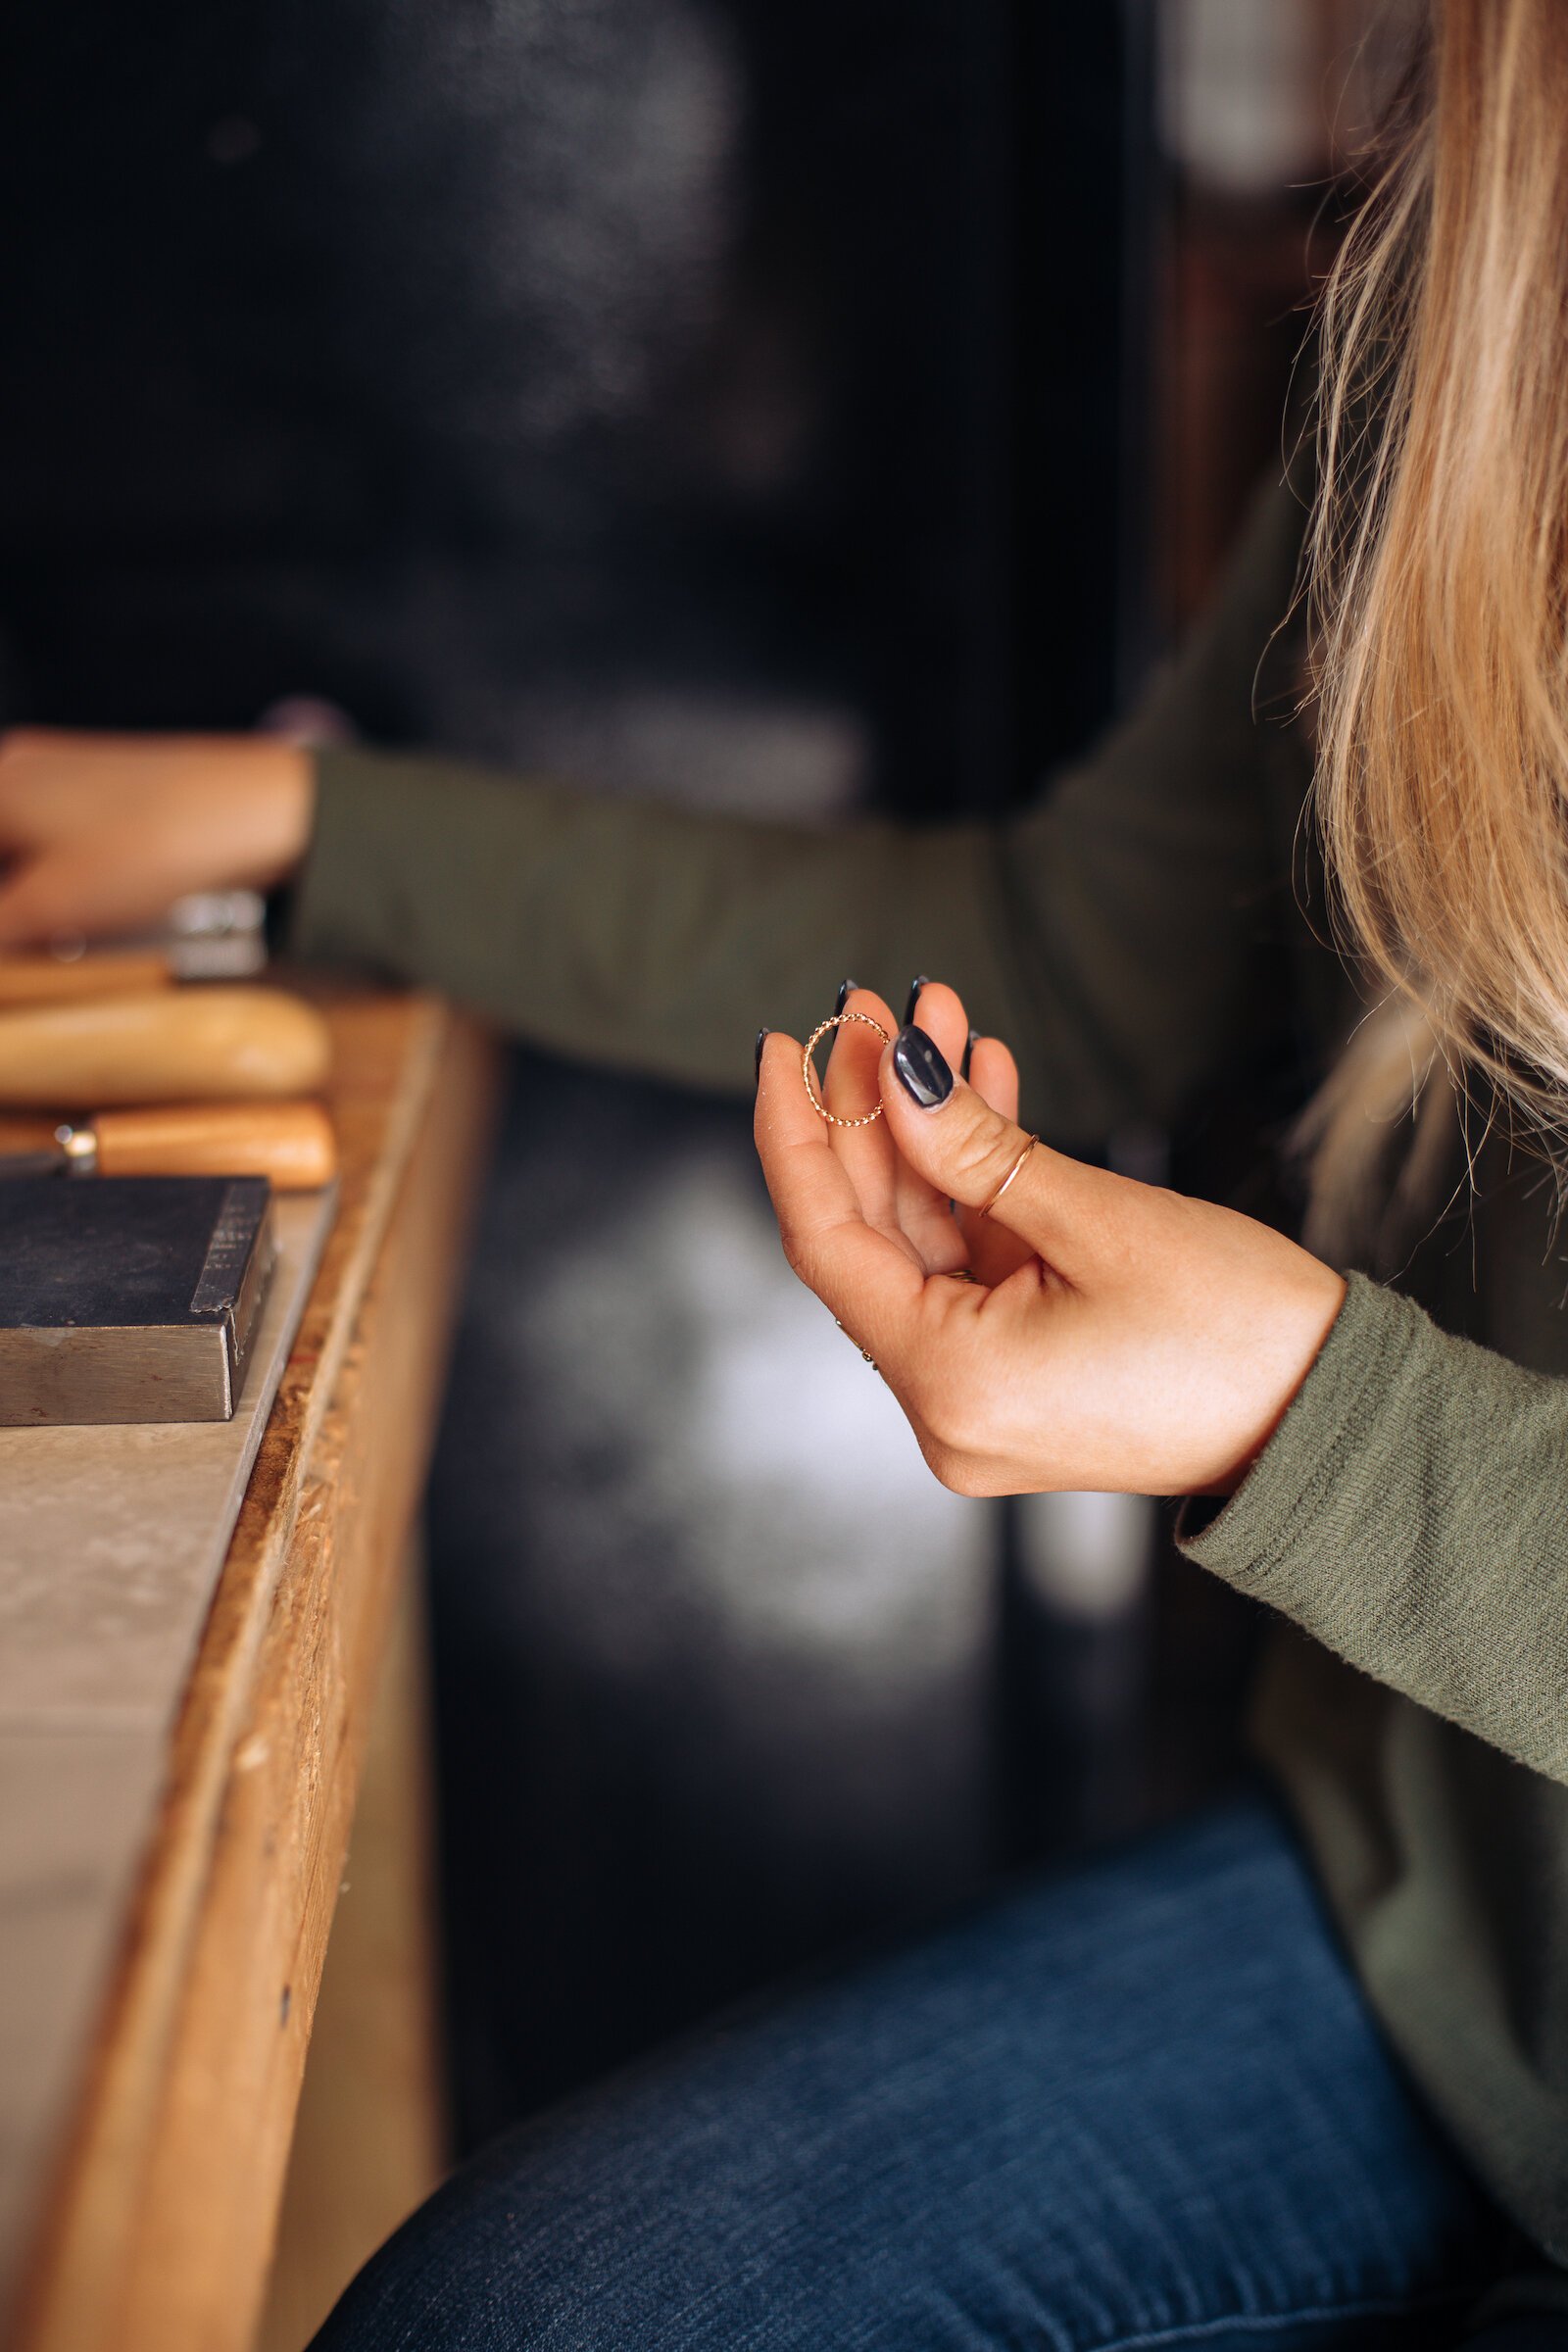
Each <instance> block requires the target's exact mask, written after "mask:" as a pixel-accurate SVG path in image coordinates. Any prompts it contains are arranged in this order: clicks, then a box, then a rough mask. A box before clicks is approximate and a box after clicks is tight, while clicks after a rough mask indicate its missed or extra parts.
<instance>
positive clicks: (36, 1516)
mask: <svg viewBox="0 0 1568 2352" xmlns="http://www.w3.org/2000/svg"><path fill="white" fill-rule="evenodd" d="M88 1181H89V1182H90V1181H92V1180H91V1179H89V1180H88ZM332 1214H333V1203H332V1201H330V1200H329V1199H328V1200H315V1201H311V1200H300V1201H284V1202H282V1203H281V1204H279V1206H278V1209H277V1236H278V1242H279V1250H280V1254H279V1260H278V1265H277V1270H276V1272H275V1274H274V1275H273V1278H272V1284H271V1289H270V1294H269V1297H268V1299H267V1301H266V1303H265V1306H264V1311H263V1317H262V1328H261V1330H260V1332H259V1333H258V1336H257V1343H256V1347H255V1349H254V1351H253V1354H252V1360H251V1364H250V1369H249V1371H248V1373H247V1375H246V1379H245V1384H244V1387H243V1389H242V1390H241V1393H240V1398H239V1405H238V1409H237V1410H236V1412H235V1414H234V1417H233V1419H232V1420H229V1421H217V1422H207V1423H204V1424H198V1425H194V1426H187V1427H184V1428H181V1427H178V1426H177V1425H174V1424H172V1423H164V1424H158V1425H150V1424H143V1425H141V1426H136V1425H134V1424H122V1425H121V1426H119V1427H111V1428H101V1429H83V1428H59V1429H6V1430H0V1986H3V1988H4V1994H5V1997H4V1999H3V2001H0V2312H4V2311H6V2310H9V2308H10V2306H11V2303H12V2300H13V2297H14V2295H15V2292H16V2273H17V2268H18V2265H19V2263H20V2262H21V2261H22V2259H23V2257H24V2253H25V2246H26V2244H27V2242H28V2239H29V2234H30V2231H31V2229H32V2227H33V2224H34V2219H35V2214H36V2208H37V2204H38V2196H39V2191H40V2188H41V2186H42V2184H43V2181H44V2180H45V2178H46V2176H47V2173H48V2169H49V2165H50V2163H51V2161H52V2159H53V2156H54V2153H55V2150H56V2148H57V2146H58V2144H59V2139H60V2134H61V2132H62V2131H63V2129H64V2126H65V2123H66V2119H67V2116H68V2113H69V2107H70V2101H71V2097H72V2093H73V2088H74V2086H75V2083H76V2081H77V2079H78V2077H79V2074H80V2069H81V2059H82V2053H83V2051H84V2049H85V2048H86V2046H87V2043H88V2040H89V2037H90V2035H91V2033H92V2029H93V2019H94V2017H95V2015H96V2014H97V2011H98V2009H99V2007H100V2006H101V2004H102V2001H103V1997H104V1991H105V1987H106V1985H107V1984H108V1982H109V1978H110V1974H111V1970H112V1967H113V1963H114V1958H115V1954H116V1951H117V1949H118V1946H119V1943H120V1939H121V1936H122V1935H123V1926H124V1917H125V1910H126V1905H127V1904H128V1902H129V1900H130V1897H131V1894H132V1892H133V1890H134V1887H135V1882H136V1873H137V1870H138V1868H139V1866H140V1862H141V1858H142V1856H143V1854H144V1852H145V1850H146V1848H147V1844H148V1841H149V1839H150V1838H151V1835H152V1831H153V1828H154V1826H155V1824H156V1822H157V1819H158V1805H159V1796H160V1791H161V1789H162V1787H163V1782H164V1776H165V1773H166V1771H167V1769H168V1764H169V1754H170V1740H171V1735H172V1729H173V1726H174V1723H175V1721H176V1719H177V1716H178V1711H179V1705H180V1697H181V1693H182V1691H183V1690H184V1688H185V1685H186V1683H187V1681H188V1679H189V1676H190V1671H191V1666H192V1662H193V1661H194V1659H195V1656H196V1653H197V1648H198V1645H199V1643H200V1641H201V1636H202V1628H203V1625H204V1624H205V1622H206V1618H207V1614H208V1611H209V1609H210V1608H211V1605H212V1599H213V1593H214V1591H215V1590H216V1587H217V1584H218V1580H219V1577H220V1575H221V1572H222V1567H223V1560H224V1555H225V1553H226V1551H227V1549H228V1540H229V1536H230V1533H231V1532H232V1529H233V1527H234V1523H235V1520H236V1518H237V1517H238V1514H239V1508H240V1504H241V1502H242V1501H243V1499H244V1495H245V1490H246V1486H247V1483H248V1481H249V1478H250V1472H251V1465H252V1463H253V1461H254V1459H255V1456H256V1450H257V1447H258V1446H259V1445H260V1444H261V1440H262V1433H263V1431H264V1429H265V1428H266V1426H267V1417H268V1412H269V1410H270V1404H271V1399H272V1396H273V1394H274V1392H275V1390H276V1388H277V1386H278V1383H279V1381H280V1380H281V1378H282V1375H283V1371H284V1367H285V1365H286V1363H287V1360H288V1355H289V1349H290V1346H291V1344H292V1341H293V1338H294V1335H295V1332H296V1330H297V1328H298V1326H299V1322H300V1318H301V1316H302V1314H303V1313H304V1309H305V1301H306V1299H307V1297H308V1295H309V1292H310V1289H311V1284H312V1281H313V1278H314V1274H315V1269H316V1266H317V1262H318V1260H319V1256H320V1252H321V1248H322V1245H323V1242H324V1240H325V1237H326V1234H327V1233H328V1231H329V1230H330V1227H331V1223H332Z"/></svg>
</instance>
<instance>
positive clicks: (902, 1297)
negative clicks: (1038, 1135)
mask: <svg viewBox="0 0 1568 2352" xmlns="http://www.w3.org/2000/svg"><path fill="white" fill-rule="evenodd" d="M848 1009H850V1010H853V1011H858V1012H867V1013H869V1014H870V1015H871V1016H872V1018H873V1019H875V1020H877V1021H879V1022H880V1023H881V1025H882V1026H883V1027H884V1028H885V1029H887V1030H889V1031H891V1030H892V1027H893V1018H892V1015H891V1013H890V1012H889V1011H888V1008H887V1006H886V1005H884V1004H882V1002H881V1000H880V999H879V998H876V997H873V996H870V995H868V994H867V993H866V992H865V991H863V990H862V991H859V992H858V993H857V994H856V995H854V996H852V997H851V998H850V1000H849V1005H848ZM918 1018H919V1022H920V1029H919V1030H916V1031H910V1030H905V1031H904V1032H903V1033H902V1034H901V1036H900V1038H899V1040H898V1041H897V1044H896V1046H891V1047H888V1048H885V1049H882V1050H880V1053H879V1051H878V1049H877V1041H876V1039H875V1037H874V1036H873V1035H872V1033H871V1031H870V1030H868V1029H864V1028H860V1027H851V1028H845V1029H842V1030H840V1031H839V1032H838V1033H837V1043H836V1044H835V1047H834V1051H833V1054H832V1058H831V1060H830V1062H829V1065H828V1078H827V1100H828V1103H829V1106H830V1107H831V1108H833V1109H835V1110H838V1111H840V1112H841V1113H842V1114H843V1115H845V1116H854V1115H856V1113H857V1112H859V1111H863V1110H866V1109H869V1108H870V1106H871V1104H872V1103H874V1102H875V1101H876V1100H877V1095H878V1092H879V1091H880V1095H881V1100H882V1102H883V1104H884V1115H883V1116H882V1118H881V1119H879V1120H878V1121H877V1123H876V1124H875V1125H874V1126H871V1127H860V1128H853V1129H846V1128H837V1127H828V1126H825V1125H824V1124H823V1122H822V1121H821V1120H820V1119H819V1118H818V1117H817V1115H816V1113H815V1111H814V1110H813V1109H812V1108H811V1106H810V1104H809V1102H808V1101H807V1099H806V1092H805V1089H804V1087H803V1086H802V1083H801V1049H800V1047H799V1046H798V1045H797V1044H796V1043H795V1041H794V1040H793V1039H791V1038H786V1037H781V1036H774V1037H769V1038H768V1040H767V1042H766V1045H765V1047H764V1050H763V1054H762V1058H761V1068H760V1086H759V1090H758V1106H757V1142H758V1150H759V1151H760V1154H761V1159H762V1166H763V1170H764V1172H765V1174H766V1177H767V1184H768V1190H769V1192H770V1194H771V1195H772V1200H773V1205H774V1208H775V1209H776V1211H777V1213H778V1220H779V1228H780V1232H781V1233H782V1236H783V1241H784V1250H785V1253H786V1255H787V1256H788V1258H789V1261H790V1263H791V1265H792V1266H793V1267H794V1269H795V1271H796V1272H797V1273H798V1274H799V1275H800V1277H801V1279H802V1280H803V1281H804V1282H806V1283H807V1284H808V1285H809V1287H810V1289H812V1290H813V1291H815V1292H816V1294H817V1296H818V1297H819V1298H820V1299H822V1300H823V1301H824V1303H825V1304H826V1305H827V1306H829V1307H830V1308H831V1309H832V1311H833V1313H834V1314H835V1315H836V1316H837V1317H838V1318H839V1320H840V1322H841V1323H842V1324H843V1326H844V1328H845V1329H846V1331H848V1332H849V1334H850V1335H851V1337H852V1338H853V1339H855V1340H856V1341H857V1342H858V1344H859V1345H860V1346H861V1347H862V1348H865V1349H866V1350H867V1351H868V1352H869V1353H870V1354H871V1355H872V1356H873V1357H874V1358H875V1360H876V1363H877V1366H878V1368H879V1370H880V1371H881V1373H882V1375H883V1377H884V1379H885V1380H886V1381H887V1382H888V1385H889V1386H890V1387H891V1389H892V1390H893V1392H894V1394H895V1396H896V1397H898V1399H899V1402H900V1403H901V1404H902V1405H903V1407H904V1409H905V1411H906V1413H907V1415H908V1417H909V1420H910V1422H911V1423H912V1425H913V1428H914V1433H915V1436H916V1438H917V1439H918V1441H919V1444H920V1449H921V1451H922V1453H923V1454H924V1455H925V1458H926V1460H927V1461H928V1462H929V1463H930V1465H931V1468H932V1469H933V1470H934V1471H935V1472H936V1474H937V1476H938V1477H939V1478H940V1479H941V1480H942V1481H943V1483H944V1485H946V1486H950V1487H953V1488H955V1489H956V1491H957V1492H958V1493H959V1494H964V1495H1011V1494H1027V1493H1034V1492H1039V1491H1043V1490H1049V1489H1065V1488H1080V1487H1087V1488H1099V1489H1119V1490H1123V1491H1127V1492H1131V1493H1134V1494H1146V1495H1211V1494H1228V1493H1229V1492H1230V1491H1231V1490H1232V1489H1233V1488H1234V1487H1235V1486H1236V1485H1237V1484H1238V1483H1239V1482H1240V1480H1241V1479H1242V1477H1243V1476H1244V1475H1245V1474H1246V1471H1247V1469H1248V1467H1249V1465H1250V1462H1251V1461H1252V1459H1253V1458H1254V1456H1255V1455H1256V1454H1257V1453H1258V1452H1259V1451H1260V1450H1261V1448H1262V1447H1263V1446H1264V1445H1265V1444H1266V1443H1267V1441H1268V1439H1269V1437H1270V1435H1271V1434H1272V1432H1273V1430H1274V1429H1275V1427H1276V1426H1277V1424H1278V1422H1279V1420H1280V1418H1281V1416H1282V1415H1283V1413H1284V1411H1285V1408H1286V1406H1287V1405H1288V1404H1289V1403H1290V1401H1291V1398H1292V1397H1294V1396H1295V1394H1296V1392H1297V1390H1298V1389H1299V1387H1300V1384H1301V1382H1302V1380H1303V1379H1304V1378H1305V1376H1306V1374H1307V1372H1308V1370H1309V1369H1310V1367H1311V1364H1312V1362H1313V1359H1314V1358H1315V1356H1316V1355H1317V1352H1318V1349H1319V1348H1321V1347H1322V1345H1323V1342H1324V1340H1325V1339H1326V1338H1327V1336H1328V1332H1329V1329H1330V1326H1331V1325H1332V1324H1333V1322H1334V1319H1335V1317H1336V1316H1337V1315H1338V1313H1339V1311H1340V1306H1341V1304H1342V1302H1343V1300H1344V1298H1345V1284H1344V1283H1343V1281H1342V1280H1341V1278H1340V1276H1339V1275H1338V1274H1336V1273H1334V1272H1333V1271H1332V1270H1331V1269H1330V1268H1329V1267H1328V1266H1325V1265H1323V1264H1321V1263H1320V1262H1319V1260H1318V1259H1316V1258H1314V1257H1310V1256H1308V1254H1307V1252H1306V1251H1305V1250H1299V1249H1298V1248H1297V1247H1296V1245H1295V1244H1294V1243H1293V1242H1289V1241H1286V1240H1285V1239H1284V1237H1283V1236H1282V1235H1280V1234H1277V1233H1275V1232H1273V1231H1272V1230H1271V1229H1270V1228H1269V1227H1268V1226H1266V1225H1259V1224H1257V1223H1255V1222H1254V1221H1253V1220H1252V1219H1251V1218H1250V1217H1243V1216H1238V1215H1237V1214H1236V1213H1235V1212H1234V1211H1233V1210H1230V1209H1226V1208H1217V1207H1215V1206H1214V1205H1213V1204H1212V1203H1211V1202H1208V1201H1190V1200H1187V1199H1185V1198H1183V1197H1182V1196H1181V1195H1179V1194H1176V1193H1168V1192H1161V1191H1159V1190H1157V1189H1156V1188H1154V1187H1153V1186H1152V1185H1146V1184H1136V1183H1134V1182H1132V1181H1131V1180H1130V1179H1129V1178H1127V1177H1125V1176H1112V1175H1108V1174H1106V1173H1104V1172H1103V1171H1102V1170H1101V1169H1098V1168H1091V1167H1086V1166H1084V1165H1083V1164H1082V1163H1081V1162H1080V1161H1077V1160H1072V1159H1067V1158H1064V1157H1063V1156H1062V1155H1061V1153H1059V1152H1052V1151H1049V1150H1047V1148H1046V1147H1045V1146H1044V1145H1043V1144H1041V1145H1037V1146H1036V1148H1035V1149H1034V1151H1032V1152H1030V1153H1029V1155H1028V1157H1027V1158H1026V1159H1025V1160H1024V1162H1023V1165H1022V1167H1021V1168H1020V1169H1019V1171H1018V1174H1017V1175H1016V1176H1015V1177H1014V1179H1013V1181H1012V1183H1011V1184H1010V1185H1009V1186H1008V1187H1007V1190H1006V1192H1005V1194H1004V1195H1003V1197H1002V1199H1001V1201H999V1202H998V1204H997V1207H996V1209H995V1212H994V1214H993V1216H992V1217H991V1218H990V1219H981V1218H979V1217H977V1216H976V1214H975V1211H976V1210H977V1209H978V1207H979V1206H980V1204H981V1203H982V1202H984V1201H988V1200H990V1198H991V1196H992V1195H993V1194H994V1193H995V1191H996V1189H997V1187H998V1185H999V1184H1000V1183H1001V1182H1002V1180H1003V1178H1004V1177H1005V1175H1006V1174H1007V1171H1008V1169H1009V1168H1011V1167H1012V1165H1013V1164H1014V1162H1015V1161H1016V1159H1017V1157H1018V1154H1019V1152H1021V1151H1022V1150H1023V1148H1024V1145H1025V1144H1026V1142H1027V1140H1028V1139H1027V1137H1026V1136H1025V1134H1024V1133H1023V1131H1022V1130H1021V1129H1020V1128H1019V1127H1018V1126H1016V1125H1015V1124H1014V1114H1015V1112H1016V1108H1017V1078H1016V1072H1015V1070H1014V1068H1013V1064H1012V1059H1011V1056H1010V1054H1007V1052H1006V1049H1005V1047H1003V1046H1001V1045H999V1044H997V1043H996V1041H994V1040H990V1039H982V1040H980V1041H979V1042H978V1043H977V1044H976V1046H975V1048H974V1052H973V1058H972V1066H971V1078H972V1083H971V1084H965V1082H964V1081H963V1079H962V1078H961V1077H956V1076H955V1075H953V1072H954V1070H955V1069H956V1065H957V1064H958V1062H959V1060H960V1059H961V1055H962V1049H963V1040H964V1037H965V1035H966V1029H965V1021H964V1013H963V1007H962V1005H961V1004H960V1003H959V1001H958V999H957V998H956V996H955V995H954V993H953V991H952V990H951V989H946V988H940V987H936V986H928V987H927V988H926V989H925V990H923V992H922V994H921V997H920V1001H919V1005H918ZM922 1035H923V1036H924V1037H925V1038H926V1039H928V1040H929V1041H930V1042H931V1043H932V1044H933V1045H934V1047H935V1053H934V1055H930V1056H928V1055H926V1054H925V1052H924V1048H923V1046H922V1043H921V1039H922ZM922 1064H923V1066H922ZM911 1080H915V1081H918V1082H919V1083H918V1089H917V1091H918V1092H919V1093H923V1094H924V1095H926V1096H927V1097H934V1098H936V1099H935V1100H932V1101H930V1102H929V1103H927V1104H924V1105H923V1104H922V1103H921V1102H920V1101H919V1100H918V1099H917V1091H916V1090H914V1089H912V1088H911ZM944 1090H946V1091H944ZM950 1199H951V1200H952V1201H955V1202H956V1203H957V1204H958V1206H957V1209H956V1213H950V1212H949V1209H948V1206H947V1203H948V1201H949V1200H950ZM965 1268H970V1269H972V1271H973V1272H974V1274H975V1275H976V1276H977V1277H978V1279H977V1280H976V1281H974V1282H969V1281H962V1280H958V1281H955V1280H953V1279H951V1277H952V1276H953V1275H955V1274H956V1273H957V1272H959V1271H960V1270H961V1269H965Z"/></svg>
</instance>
